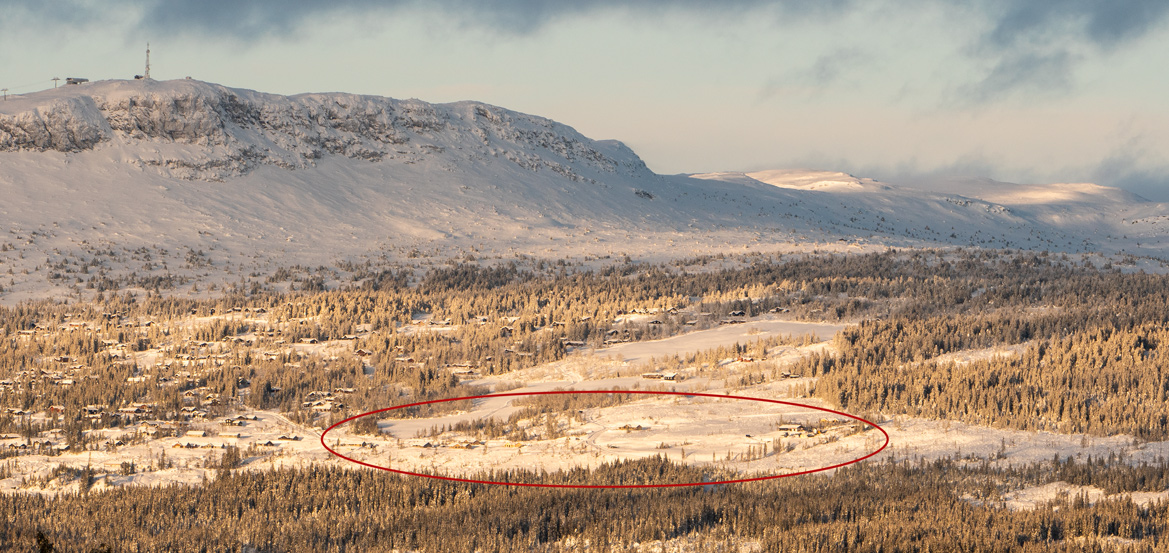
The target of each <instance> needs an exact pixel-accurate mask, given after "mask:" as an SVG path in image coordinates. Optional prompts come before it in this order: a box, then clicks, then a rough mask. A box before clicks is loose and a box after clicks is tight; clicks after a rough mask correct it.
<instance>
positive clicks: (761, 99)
mask: <svg viewBox="0 0 1169 553" xmlns="http://www.w3.org/2000/svg"><path fill="white" fill-rule="evenodd" d="M147 42H149V43H150V49H151V76H152V77H153V78H155V79H160V80H161V79H175V78H184V77H187V76H190V77H192V78H195V79H200V80H205V81H210V82H215V83H220V84H223V85H226V86H231V87H237V88H247V89H253V90H260V91H264V92H272V93H280V94H296V93H301V92H331V91H340V92H352V93H360V94H374V95H380V96H391V97H395V98H419V99H422V100H426V101H431V102H451V101H457V100H478V101H483V102H487V103H491V104H495V105H499V106H502V107H506V108H509V109H513V110H517V111H522V112H525V113H532V114H536V115H541V116H544V117H548V118H551V119H554V120H557V121H559V122H561V123H565V124H567V125H570V126H572V127H575V128H576V129H577V130H579V131H581V132H582V133H584V134H585V135H587V136H589V137H592V138H597V139H617V140H621V141H623V142H625V143H626V144H628V145H629V146H630V147H632V148H633V149H634V150H635V151H637V152H638V154H640V155H641V157H642V158H643V159H644V160H645V161H646V163H647V164H648V165H649V167H650V168H651V169H653V170H655V171H657V172H659V173H668V174H673V173H699V172H713V171H754V170H763V169H780V168H812V169H825V170H837V171H846V172H849V173H852V174H855V175H858V176H865V177H872V178H877V179H880V180H886V181H890V182H915V183H918V184H922V183H924V184H922V185H924V186H928V183H929V182H932V181H934V180H937V179H944V178H948V177H956V176H978V177H987V178H993V179H996V180H1001V181H1007V182H1023V183H1046V182H1096V183H1099V184H1103V185H1108V186H1118V187H1121V188H1125V189H1128V190H1131V191H1133V192H1136V193H1138V194H1141V195H1142V196H1145V197H1147V198H1149V199H1153V200H1158V201H1169V67H1167V65H1169V55H1167V54H1166V53H1167V52H1169V2H1164V1H1163V0H1114V1H1093V0H1029V1H1016V0H863V1H862V0H855V1H854V0H821V1H810V0H804V1H796V0H777V1H763V0H723V1H721V2H718V3H715V2H706V1H697V0H633V1H620V2H619V1H615V0H594V1H587V0H544V1H540V0H514V1H508V0H376V1H375V0H332V1H331V2H320V1H317V0H253V1H250V2H247V1H238V0H206V1H198V2H176V1H166V0H63V1H55V2H54V1H51V0H50V1H45V0H41V1H27V0H0V87H5V88H8V89H9V91H8V93H9V94H22V93H29V92H33V91H36V90H40V89H43V88H48V87H51V86H53V82H52V81H51V80H50V79H51V78H52V77H61V78H65V77H74V76H77V77H87V78H90V79H93V80H97V79H113V78H131V77H133V76H134V75H135V74H140V73H142V72H143V70H144V62H145V59H144V58H145V49H146V44H147Z"/></svg>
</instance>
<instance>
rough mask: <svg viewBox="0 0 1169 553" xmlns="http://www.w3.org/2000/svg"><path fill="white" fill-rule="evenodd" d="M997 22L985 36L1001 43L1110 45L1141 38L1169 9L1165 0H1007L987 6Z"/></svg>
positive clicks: (1158, 22)
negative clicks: (1068, 42) (1049, 42)
mask: <svg viewBox="0 0 1169 553" xmlns="http://www.w3.org/2000/svg"><path fill="white" fill-rule="evenodd" d="M989 12H990V15H991V17H992V18H993V20H994V21H995V25H994V28H993V30H991V32H989V33H988V34H987V35H986V40H987V41H988V42H989V43H990V44H992V45H995V46H998V47H1000V48H1013V47H1018V46H1019V45H1020V44H1027V43H1032V42H1035V41H1037V40H1038V41H1049V40H1076V41H1088V42H1090V43H1092V44H1094V45H1096V46H1098V47H1101V48H1105V49H1107V48H1112V47H1115V46H1117V45H1120V44H1123V43H1125V42H1128V41H1131V40H1134V39H1138V38H1140V37H1142V36H1144V35H1145V34H1146V33H1148V32H1149V31H1150V30H1151V29H1153V28H1155V27H1156V26H1158V25H1160V24H1161V23H1162V22H1163V21H1164V20H1165V18H1166V16H1167V15H1169V2H1165V1H1164V0H1112V1H1102V0H1028V1H1022V2H1021V1H1017V0H1006V1H1005V2H995V3H994V5H991V6H989Z"/></svg>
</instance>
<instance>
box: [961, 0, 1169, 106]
mask: <svg viewBox="0 0 1169 553" xmlns="http://www.w3.org/2000/svg"><path fill="white" fill-rule="evenodd" d="M983 9H984V11H985V12H986V14H987V16H988V17H989V20H990V22H991V28H990V30H989V31H988V32H987V33H986V34H985V35H983V37H982V39H981V42H980V44H978V45H975V48H974V55H975V56H976V57H979V58H983V59H986V60H989V61H990V62H991V64H990V65H991V67H990V69H989V70H987V71H986V72H985V73H984V74H983V76H982V77H981V78H980V79H979V80H978V81H977V82H975V83H972V84H969V85H967V86H965V87H964V88H963V91H964V93H965V100H968V101H973V102H976V103H981V102H987V101H993V100H996V99H999V98H1002V97H1005V96H1008V95H1010V94H1012V93H1015V92H1019V91H1034V90H1043V91H1047V92H1054V93H1060V92H1070V91H1071V90H1073V89H1074V88H1075V68H1076V65H1077V62H1078V61H1079V60H1080V58H1082V57H1084V55H1085V54H1107V53H1110V52H1113V51H1115V50H1116V49H1118V48H1120V47H1122V46H1124V45H1126V44H1128V43H1131V42H1135V41H1137V40H1139V39H1141V38H1143V37H1145V36H1146V35H1148V34H1149V33H1150V32H1151V31H1153V30H1154V29H1157V28H1159V27H1161V26H1162V25H1164V24H1165V21H1166V19H1167V18H1169V2H1165V1H1164V0H1114V1H1102V0H1027V1H1018V0H987V2H986V4H985V5H984V8H983Z"/></svg>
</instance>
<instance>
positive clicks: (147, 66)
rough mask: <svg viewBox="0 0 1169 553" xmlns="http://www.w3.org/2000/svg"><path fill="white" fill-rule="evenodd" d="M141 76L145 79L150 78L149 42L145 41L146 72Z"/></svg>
mask: <svg viewBox="0 0 1169 553" xmlns="http://www.w3.org/2000/svg"><path fill="white" fill-rule="evenodd" d="M143 78H146V79H149V78H150V43H149V42H147V43H146V74H145V75H143Z"/></svg>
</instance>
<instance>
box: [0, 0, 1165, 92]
mask: <svg viewBox="0 0 1169 553" xmlns="http://www.w3.org/2000/svg"><path fill="white" fill-rule="evenodd" d="M947 3H948V6H949V8H947ZM931 5H932V4H931ZM942 7H943V9H948V11H949V12H950V13H952V14H953V17H966V18H969V17H971V14H972V13H973V14H980V15H981V19H980V18H979V17H974V18H972V19H971V21H970V24H971V25H980V24H982V25H985V27H984V28H985V31H984V32H983V33H982V35H981V36H980V37H979V38H977V39H975V41H974V43H972V44H969V45H968V47H969V48H968V50H967V51H968V53H969V54H970V55H971V56H972V58H973V59H974V61H975V62H976V63H977V64H978V65H981V66H983V67H985V69H984V71H983V73H982V74H981V75H980V76H978V77H976V78H975V79H974V80H973V81H972V82H969V83H966V84H964V85H960V86H958V87H957V89H958V90H960V93H961V94H962V95H963V97H962V100H963V101H964V102H967V103H984V102H991V101H996V100H998V99H1001V98H1004V97H1007V96H1009V95H1011V94H1013V93H1015V92H1018V91H1027V92H1033V91H1035V90H1045V91H1051V92H1056V93H1058V92H1060V91H1070V90H1072V89H1073V88H1074V86H1075V84H1076V81H1075V78H1074V77H1075V69H1076V67H1077V66H1078V62H1079V61H1080V60H1081V59H1082V58H1084V57H1087V56H1091V55H1096V54H1100V53H1109V52H1112V51H1114V50H1116V49H1118V48H1121V47H1123V46H1124V45H1127V44H1130V43H1132V42H1134V41H1136V40H1139V39H1140V38H1142V37H1144V36H1147V35H1148V34H1149V33H1150V32H1152V31H1153V30H1155V29H1158V28H1160V27H1162V26H1163V25H1164V24H1165V22H1166V20H1167V19H1169V2H1167V1H1165V0H1112V1H1106V0H943V4H942ZM861 8H864V9H869V10H873V9H874V4H872V3H871V2H859V1H858V0H827V1H817V2H808V1H806V0H723V1H721V2H717V3H716V2H709V1H708V0H639V1H636V2H629V1H628V0H330V1H327V2H322V1H320V0H242V1H241V0H200V1H197V2H172V1H167V0H103V1H102V2H98V3H94V2H89V1H83V0H61V1H53V2H45V1H43V0H0V28H4V27H10V26H13V25H26V24H34V25H35V24H40V25H45V26H54V25H86V24H88V25H94V26H98V25H100V26H102V27H103V28H110V29H112V30H113V31H112V32H116V31H117V30H118V29H119V28H120V29H121V30H122V31H126V30H131V31H135V32H137V34H140V35H147V34H148V35H152V36H159V35H160V34H172V35H188V36H191V35H193V36H199V37H210V38H220V39H233V40H237V41H240V42H243V43H248V42H254V41H259V40H265V39H268V38H272V37H280V38H283V39H286V40H295V39H296V37H297V36H298V33H301V32H305V31H309V30H311V28H312V26H313V25H314V24H315V23H316V22H318V21H320V20H322V19H325V18H333V17H351V18H356V19H360V20H362V21H366V22H376V21H379V20H384V18H385V17H393V16H395V15H398V14H402V13H406V12H428V13H436V14H440V15H441V16H443V17H447V18H449V19H450V21H452V22H454V23H456V24H459V25H463V26H468V27H475V28H480V29H485V30H488V31H492V32H497V33H501V34H512V35H524V34H528V33H531V32H534V31H536V30H539V29H541V28H543V27H545V26H546V25H548V24H549V23H552V22H554V21H558V20H563V19H566V18H571V17H575V16H580V15H587V14H590V13H594V12H601V11H617V12H621V13H625V14H627V15H628V17H630V18H634V19H638V20H644V21H646V24H648V25H652V24H653V22H654V21H655V20H656V19H657V18H656V17H655V16H660V15H662V14H665V13H677V12H691V13H694V14H698V15H700V16H702V17H704V18H707V19H710V20H714V21H717V20H719V19H726V18H733V17H739V16H741V15H743V14H744V13H751V14H752V16H756V17H765V18H770V19H772V20H774V21H776V22H777V23H780V24H786V25H790V24H796V23H799V22H800V21H805V20H816V21H827V22H831V21H833V20H835V19H839V18H840V17H842V15H843V14H845V13H846V12H850V11H852V10H854V9H861ZM919 8H921V5H919V4H917V3H915V2H912V1H911V2H904V1H903V0H884V2H883V3H881V4H878V5H877V6H876V10H878V11H882V12H887V13H890V14H894V15H895V16H894V17H891V18H887V20H904V19H905V18H904V17H897V16H896V14H904V15H909V14H912V12H913V11H914V10H916V9H919ZM874 24H877V23H874ZM850 61H853V60H850V59H848V58H847V57H846V58H844V59H833V58H831V57H826V58H821V59H820V60H818V61H817V62H816V65H815V67H813V68H812V69H811V70H810V71H811V74H809V75H806V76H804V78H805V80H808V79H810V80H818V81H820V82H822V83H830V82H832V81H833V80H835V79H836V78H837V75H839V73H840V71H841V69H840V68H841V67H844V66H846V65H847V63H848V62H850Z"/></svg>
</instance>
